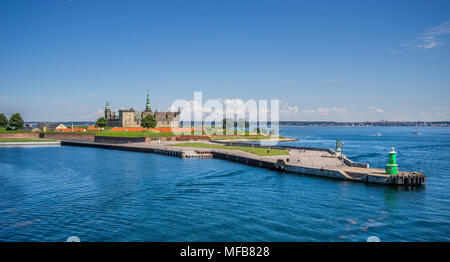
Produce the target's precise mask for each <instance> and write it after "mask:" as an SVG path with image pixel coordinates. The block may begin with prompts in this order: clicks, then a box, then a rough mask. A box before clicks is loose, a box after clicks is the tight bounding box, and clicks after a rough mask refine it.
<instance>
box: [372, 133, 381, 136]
mask: <svg viewBox="0 0 450 262" xmlns="http://www.w3.org/2000/svg"><path fill="white" fill-rule="evenodd" d="M374 136H383V134H381V133H376V134H375V135H374Z"/></svg>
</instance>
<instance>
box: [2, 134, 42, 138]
mask: <svg viewBox="0 0 450 262" xmlns="http://www.w3.org/2000/svg"><path fill="white" fill-rule="evenodd" d="M0 138H39V134H38V133H7V134H0Z"/></svg>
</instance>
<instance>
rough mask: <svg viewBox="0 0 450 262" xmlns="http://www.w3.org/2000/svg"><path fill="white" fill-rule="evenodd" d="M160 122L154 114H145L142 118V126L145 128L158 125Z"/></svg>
mask: <svg viewBox="0 0 450 262" xmlns="http://www.w3.org/2000/svg"><path fill="white" fill-rule="evenodd" d="M157 124H158V123H157V122H156V120H155V118H154V117H153V116H152V115H148V116H145V117H144V118H142V121H141V126H142V127H145V128H153V127H156V125H157Z"/></svg>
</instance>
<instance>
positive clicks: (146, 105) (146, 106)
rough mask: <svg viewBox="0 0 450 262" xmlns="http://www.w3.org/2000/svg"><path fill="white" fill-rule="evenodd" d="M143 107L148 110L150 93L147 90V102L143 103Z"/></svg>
mask: <svg viewBox="0 0 450 262" xmlns="http://www.w3.org/2000/svg"><path fill="white" fill-rule="evenodd" d="M145 109H146V110H150V94H149V93H148V91H147V104H145Z"/></svg>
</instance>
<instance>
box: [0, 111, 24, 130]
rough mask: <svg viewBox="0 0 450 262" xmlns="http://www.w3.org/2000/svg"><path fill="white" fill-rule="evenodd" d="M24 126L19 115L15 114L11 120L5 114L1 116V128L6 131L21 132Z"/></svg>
mask: <svg viewBox="0 0 450 262" xmlns="http://www.w3.org/2000/svg"><path fill="white" fill-rule="evenodd" d="M23 125H24V121H23V119H22V116H21V115H20V114H19V113H15V114H13V115H12V116H11V117H10V119H9V120H8V118H7V117H6V116H5V114H4V113H1V114H0V128H6V130H19V129H22V128H23Z"/></svg>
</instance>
